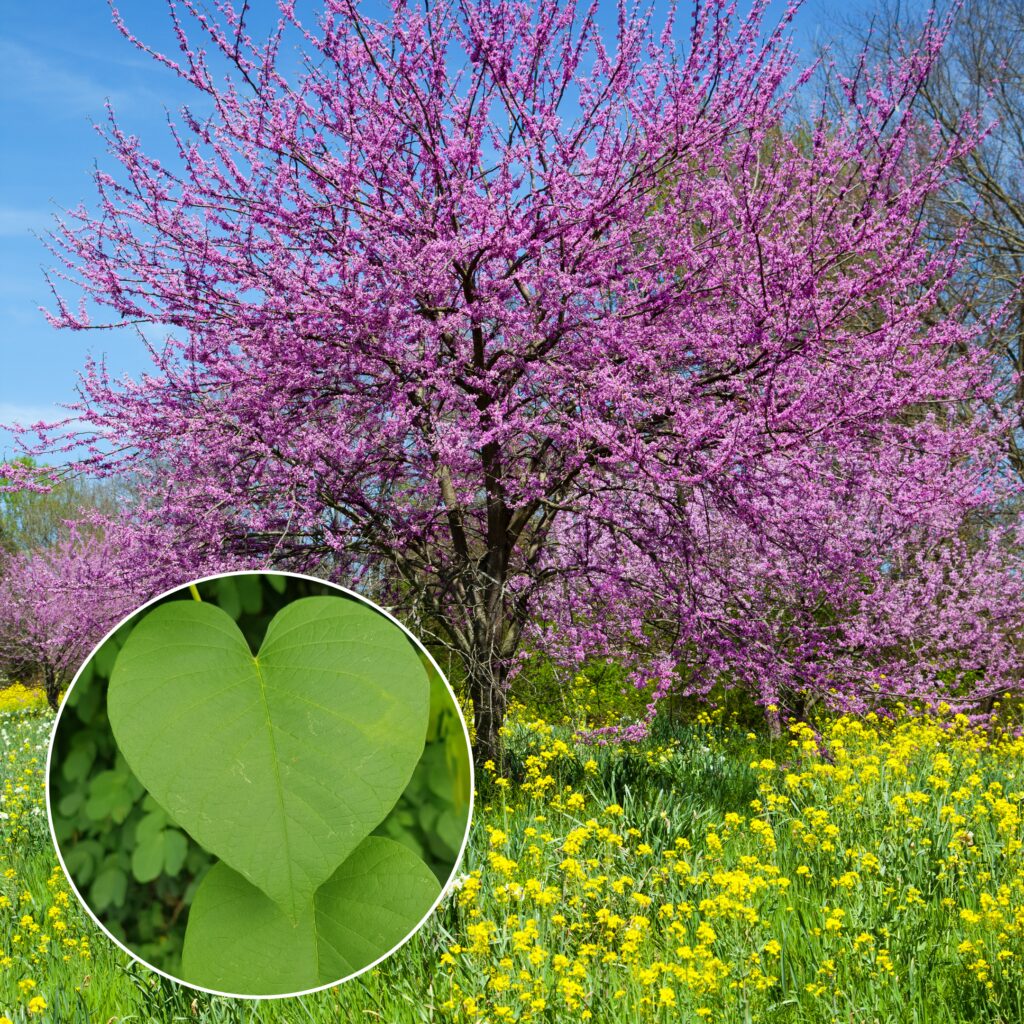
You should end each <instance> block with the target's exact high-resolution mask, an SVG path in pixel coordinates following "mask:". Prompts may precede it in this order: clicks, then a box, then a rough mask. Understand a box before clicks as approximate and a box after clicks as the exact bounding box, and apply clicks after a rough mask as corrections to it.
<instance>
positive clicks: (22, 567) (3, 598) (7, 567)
mask: <svg viewBox="0 0 1024 1024" xmlns="http://www.w3.org/2000/svg"><path fill="white" fill-rule="evenodd" d="M114 561H115V558H114V555H113V553H112V551H111V549H110V546H109V544H108V543H106V542H104V541H103V540H102V539H101V538H98V537H96V536H90V535H87V534H82V533H79V532H78V531H75V530H72V532H71V535H70V536H69V537H66V538H64V539H62V540H60V541H58V542H57V543H56V544H55V545H54V546H53V547H49V548H42V549H39V550H35V551H24V552H20V553H18V554H16V555H13V556H12V557H11V558H10V559H8V560H7V561H6V562H5V563H4V573H3V577H2V578H0V663H2V664H4V665H7V666H17V667H19V668H21V669H27V670H29V671H35V672H39V673H40V675H41V676H42V679H43V684H44V686H45V689H46V699H47V700H48V701H49V703H50V706H51V707H54V708H56V707H57V701H58V698H59V696H60V692H61V690H62V689H64V688H65V687H66V686H67V684H68V683H69V682H70V680H71V677H72V676H73V675H74V673H75V671H76V670H77V669H78V667H79V666H80V665H81V664H82V662H83V661H84V660H85V658H86V657H87V655H88V654H89V651H90V650H91V649H92V647H93V646H95V645H96V644H97V643H98V642H99V641H100V640H101V639H102V638H103V635H104V634H105V633H106V632H107V630H109V629H110V628H111V627H112V626H114V625H115V623H116V622H117V621H118V620H119V619H120V618H121V617H123V616H124V615H126V614H127V613H128V612H130V611H131V610H132V608H133V607H134V605H135V604H137V603H139V600H140V597H138V596H137V590H136V588H137V583H136V582H135V576H134V574H133V575H132V577H131V578H127V579H125V578H121V579H116V580H115V578H114V576H113V575H112V574H111V566H112V564H113V563H114ZM101 579H103V580H105V581H106V583H107V586H100V585H97V584H98V581H99V580H101Z"/></svg>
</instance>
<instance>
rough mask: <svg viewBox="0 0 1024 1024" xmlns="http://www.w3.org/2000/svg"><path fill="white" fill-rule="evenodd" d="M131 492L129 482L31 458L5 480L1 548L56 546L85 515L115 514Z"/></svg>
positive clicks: (0, 479)
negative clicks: (42, 463) (70, 469)
mask: <svg viewBox="0 0 1024 1024" xmlns="http://www.w3.org/2000/svg"><path fill="white" fill-rule="evenodd" d="M12 474H13V475H12ZM130 494H131V489H130V486H129V485H128V484H127V482H126V481H124V480H115V479H112V478H107V479H102V480H100V479H95V478H90V477H88V476H84V475H82V474H80V473H76V472H74V471H65V470H62V468H61V467H59V466H41V465H39V464H37V463H36V461H35V460H33V459H31V458H29V457H23V458H21V459H18V460H17V461H16V463H15V465H14V466H12V467H11V473H9V474H8V475H6V476H0V548H2V549H3V550H4V551H5V552H7V553H8V554H12V553H15V552H20V551H37V550H40V549H42V548H48V547H52V546H54V545H55V544H57V543H58V542H59V541H61V540H64V539H66V538H67V537H68V535H69V532H70V529H71V524H72V523H75V522H79V523H80V522H81V521H82V519H83V517H84V516H88V515H89V514H92V513H95V514H97V515H99V516H111V515H114V514H116V512H117V510H118V508H120V507H122V506H123V505H124V504H125V503H126V501H127V500H128V499H129V496H130ZM0 571H2V569H0Z"/></svg>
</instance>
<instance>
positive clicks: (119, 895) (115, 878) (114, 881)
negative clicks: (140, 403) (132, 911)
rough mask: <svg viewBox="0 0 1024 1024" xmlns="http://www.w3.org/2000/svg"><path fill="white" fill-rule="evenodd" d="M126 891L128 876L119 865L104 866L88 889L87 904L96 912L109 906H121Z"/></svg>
mask: <svg viewBox="0 0 1024 1024" xmlns="http://www.w3.org/2000/svg"><path fill="white" fill-rule="evenodd" d="M127 892H128V876H127V875H126V874H125V873H124V872H123V871H122V870H121V869H120V868H119V867H116V866H112V867H106V868H104V869H103V870H102V871H101V872H100V873H99V874H98V875H97V876H96V880H95V881H94V882H93V883H92V886H91V887H90V889H89V906H90V907H92V909H93V910H95V911H97V912H102V911H104V910H106V909H107V907H110V906H116V907H120V906H123V904H124V898H125V895H126V894H127Z"/></svg>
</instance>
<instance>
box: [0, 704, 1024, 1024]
mask: <svg viewBox="0 0 1024 1024" xmlns="http://www.w3.org/2000/svg"><path fill="white" fill-rule="evenodd" d="M51 723H52V717H51V716H50V714H49V713H48V712H46V711H45V710H41V709H39V708H38V707H37V706H35V705H32V706H25V705H24V704H22V705H19V706H18V707H17V708H16V709H14V710H10V711H7V712H5V713H4V714H3V715H2V717H0V750H2V753H0V793H2V797H3V801H2V810H0V814H2V817H0V836H2V839H3V842H2V846H0V964H2V971H0V1024H3V1020H2V1018H4V1017H6V1019H7V1020H8V1021H12V1022H16V1024H25V1022H34V1024H38V1022H48V1021H53V1022H59V1024H93V1022H96V1024H100V1022H102V1024H108V1022H111V1021H112V1020H113V1021H116V1022H128V1021H138V1022H161V1024H163V1022H168V1024H169V1022H172V1021H194V1022H200V1024H202V1022H210V1024H250V1022H251V1024H284V1022H288V1024H304V1022H313V1024H319V1022H326V1021H333V1020H339V1019H340V1020H366V1021H387V1022H398V1024H404V1022H409V1024H412V1022H421V1021H435V1020H437V1021H454V1022H458V1024H474V1022H497V1021H514V1020H531V1021H545V1022H562V1021H569V1020H594V1021H598V1022H602V1024H603V1022H614V1024H619V1022H622V1024H626V1022H633V1021H666V1022H667V1021H687V1022H697V1021H721V1022H733V1021H739V1022H744V1021H749V1022H759V1021H765V1022H780V1024H791V1022H792V1024H795V1022H808V1024H810V1022H814V1024H818V1022H822V1024H824V1022H830V1024H831V1022H834V1021H841V1022H843V1024H851V1022H864V1024H867V1022H876V1021H877V1022H879V1024H888V1022H899V1024H904V1022H906V1024H925V1022H942V1024H947V1022H948V1024H952V1022H957V1024H978V1022H993V1024H995V1022H999V1024H1018V1022H1020V1021H1021V1020H1024V854H1022V838H1024V837H1022V818H1021V811H1022V802H1024V741H1022V740H1021V739H1019V738H1014V737H1013V736H1012V735H1009V734H1007V733H992V732H988V733H983V732H980V731H977V730H975V729H972V728H971V727H970V726H969V725H968V723H967V722H966V721H965V720H962V719H960V720H953V721H951V722H948V723H939V722H936V721H934V720H928V719H922V718H917V717H914V716H911V715H906V716H903V717H900V718H898V719H897V720H896V721H893V722H886V721H881V720H878V719H873V718H868V719H863V720H854V719H846V718H839V719H833V720H831V721H828V722H824V723H821V724H819V727H818V728H819V730H820V731H819V732H815V731H813V730H812V729H811V728H810V727H808V726H796V727H794V729H792V730H791V731H790V733H789V734H788V735H787V736H785V737H784V738H783V739H781V740H777V741H774V742H772V741H770V740H768V739H767V738H764V737H759V736H755V735H754V734H752V733H747V732H746V731H745V730H744V729H743V728H741V727H740V726H738V725H736V724H729V723H728V722H727V721H726V720H725V716H724V715H722V714H702V715H700V716H699V717H698V719H697V720H695V721H693V722H691V723H689V724H687V725H685V726H676V727H674V728H672V729H671V730H669V731H667V732H666V733H665V734H663V735H662V736H660V737H658V738H655V739H652V740H648V741H645V742H644V743H642V744H637V745H633V746H629V747H615V746H605V747H595V746H587V745H583V744H579V743H577V742H576V741H575V739H574V736H573V733H572V730H571V728H569V727H568V726H564V725H563V726H558V727H553V726H551V725H548V724H546V723H544V722H542V721H532V720H531V719H530V716H529V715H528V714H526V713H525V712H523V711H521V710H520V711H517V712H516V714H515V715H514V716H513V719H512V721H511V723H510V725H509V727H508V730H507V735H506V740H507V746H508V759H507V763H506V765H505V769H504V773H503V774H499V773H498V772H497V771H494V770H491V771H487V772H485V773H484V777H482V778H481V779H479V780H478V781H479V789H480V794H479V796H480V799H479V802H478V804H477V814H476V820H475V822H474V826H473V831H472V836H471V842H470V846H469V849H468V852H467V859H466V862H465V863H464V864H463V866H462V868H461V869H460V877H459V885H458V888H457V889H456V890H455V891H454V892H453V894H452V895H451V896H450V897H449V898H448V900H447V901H446V902H445V904H444V906H443V907H442V909H441V910H440V911H439V912H438V913H437V914H436V915H435V916H434V918H433V919H432V920H431V922H430V923H429V924H428V925H427V926H426V927H425V928H424V929H422V930H421V931H420V932H419V933H418V934H417V935H416V936H414V937H413V939H412V940H410V942H409V943H408V944H407V945H406V946H404V947H403V948H402V949H401V950H400V951H399V952H398V953H397V954H395V955H394V956H393V957H391V958H390V959H389V960H388V961H387V962H386V963H385V964H384V965H382V966H381V967H380V968H378V969H376V970H374V971H372V972H369V973H368V974H366V975H363V976H362V977H361V978H359V979H356V980H354V981H351V982H349V983H347V984H346V985H344V986H341V987H340V988H335V989H331V990H327V991H325V992H321V993H317V994H315V995H311V996H308V997H305V998H302V999H292V1000H272V1001H263V1002H257V1001H233V1000H227V999H221V998H217V997H211V996H208V995H205V994H202V993H198V992H195V991H193V990H191V989H188V988H185V987H182V986H177V985H174V984H173V983H171V982H169V981H167V980H166V979H164V978H162V977H160V976H159V975H156V974H154V973H153V972H150V971H148V970H147V969H146V968H144V967H142V966H140V965H138V964H136V963H135V962H133V961H132V960H131V959H130V958H129V957H127V956H126V955H125V954H124V953H122V952H121V951H120V950H119V949H118V948H117V947H116V946H114V945H113V944H112V943H111V942H109V941H108V940H107V939H106V937H105V936H104V935H103V933H102V932H100V931H99V929H97V928H96V927H95V926H94V925H93V924H92V922H91V920H90V919H89V918H88V916H87V915H86V914H85V912H84V911H83V910H82V909H81V908H80V907H79V906H78V904H77V900H76V899H75V897H74V895H73V894H72V893H71V892H70V891H69V889H68V886H67V882H66V880H65V879H64V877H63V875H62V873H61V872H60V870H59V868H58V867H57V864H56V858H55V855H54V853H53V849H52V846H51V844H50V840H49V836H48V832H47V826H46V818H45V813H44V811H43V766H44V763H45V756H46V744H47V739H48V733H49V729H50V726H51ZM33 1001H34V1002H33Z"/></svg>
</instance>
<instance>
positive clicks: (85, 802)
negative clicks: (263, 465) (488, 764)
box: [46, 572, 473, 997]
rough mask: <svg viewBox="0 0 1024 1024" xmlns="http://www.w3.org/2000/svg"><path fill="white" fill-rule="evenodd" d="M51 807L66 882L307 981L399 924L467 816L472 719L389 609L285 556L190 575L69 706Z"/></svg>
mask: <svg viewBox="0 0 1024 1024" xmlns="http://www.w3.org/2000/svg"><path fill="white" fill-rule="evenodd" d="M46 783H47V808H48V813H49V816H50V827H51V830H52V832H53V838H54V842H55V844H56V846H57V852H58V855H59V857H60V860H61V864H62V865H63V867H64V870H65V872H66V873H67V875H68V878H69V879H70V881H71V884H72V886H73V887H74V889H75V891H76V892H77V894H78V896H79V898H80V899H81V900H82V902H83V904H84V905H85V906H86V908H87V909H88V910H89V912H90V913H91V914H92V916H93V917H94V918H95V919H96V921H97V922H98V923H99V924H100V926H101V927H102V928H103V929H104V930H105V931H106V932H107V933H108V934H109V935H110V936H111V937H112V938H113V939H114V940H115V941H116V942H118V943H119V944H120V945H121V946H122V947H123V948H124V949H126V950H127V951H128V952H129V953H131V954H132V955H133V956H135V957H136V958H138V959H139V960H141V961H142V962H143V963H145V964H146V965H147V966H149V967H152V968H153V969H155V970H157V971H159V972H160V973H162V974H165V975H167V976H168V977H170V978H172V979H173V980H175V981H180V982H182V983H184V984H186V985H191V986H193V987H194V988H201V989H204V990H206V991H210V992H214V993H217V994H221V995H230V996H239V997H253V996H257V997H259V996H263V997H273V996H286V995H297V994H301V993H303V992H309V991H313V990H315V989H318V988H323V987H325V986H327V985H333V984H336V983H338V982H340V981H343V980H345V979H347V978H350V977H353V976H354V975H356V974H358V973H360V972H361V971H363V970H365V969H366V968H368V967H370V966H372V965H373V964H375V963H377V962H378V961H380V960H381V959H383V958H384V957H385V956H387V955H388V954H389V953H390V952H392V951H393V950H394V949H396V948H397V947H398V946H399V945H401V944H402V943H403V942H404V941H405V940H406V939H407V938H409V936H410V935H412V934H413V932H415V931H416V929H417V928H418V927H419V926H420V925H421V924H422V923H423V922H424V921H425V920H426V918H427V917H428V916H429V914H430V913H431V911H432V910H433V908H434V907H435V906H436V905H437V903H438V901H439V900H440V897H441V894H442V891H443V889H444V887H445V886H446V885H447V884H448V882H449V881H450V880H451V879H452V877H453V875H454V873H455V869H456V866H457V864H458V861H459V858H460V857H461V854H462V849H463V847H464V845H465V840H466V835H467V832H468V829H469V819H470V813H471V802H472V792H473V780H472V758H471V756H470V748H469V736H468V733H467V730H466V725H465V721H464V719H463V717H462V714H461V712H460V710H459V707H458V704H457V702H456V701H455V698H454V696H453V694H452V692H451V690H450V688H449V687H448V684H447V683H446V682H445V680H444V677H443V676H442V675H441V672H440V671H439V669H438V667H437V665H436V664H435V662H434V661H433V659H432V658H431V657H430V655H429V654H428V653H427V651H426V650H425V648H424V647H423V646H422V645H421V644H420V643H419V642H418V641H417V640H416V639H415V638H414V637H413V636H412V635H411V634H410V633H409V632H408V631H407V630H406V629H405V628H404V627H403V626H402V625H401V624H399V623H398V622H397V620H395V619H394V618H392V617H391V616H390V615H389V614H388V613H387V612H385V611H383V610H382V609H380V608H378V607H376V606H375V605H373V604H371V603H370V602H368V601H366V600H365V599H363V598H361V597H359V596H358V595H356V594H353V593H351V592H350V591H347V590H344V589H343V588H340V587H335V586H332V585H330V584H327V583H324V582H323V581H321V580H315V579H312V578H310V577H306V576H298V575H293V574H288V573H267V572H246V573H230V574H226V575H221V576H216V577H210V578H207V579H203V580H197V581H196V582H195V583H192V584H187V585H185V586H183V587H181V588H179V589H177V590H174V591H171V592H169V593H167V594H164V595H162V596H161V597H159V598H157V599H155V600H154V601H151V602H150V603H148V604H147V605H145V606H143V607H142V608H141V609H139V610H138V611H136V612H135V613H133V614H132V615H131V616H129V617H128V618H127V619H126V620H125V621H124V622H122V623H121V625H120V626H118V627H117V628H116V629H115V630H114V631H113V632H112V633H110V634H109V635H108V636H107V638H106V639H105V640H104V641H103V642H102V643H101V644H100V645H99V646H98V647H97V648H96V649H95V650H94V651H93V652H92V654H91V655H90V657H89V659H88V660H87V661H86V663H85V664H84V666H83V667H82V669H81V670H80V671H79V673H78V675H77V677H76V678H75V680H74V682H73V683H72V686H71V687H70V689H69V691H68V693H67V696H66V697H65V700H64V703H63V704H62V706H61V709H60V712H59V715H58V719H57V724H56V728H55V730H54V736H53V740H52V742H51V745H50V753H49V758H48V760H47V779H46Z"/></svg>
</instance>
